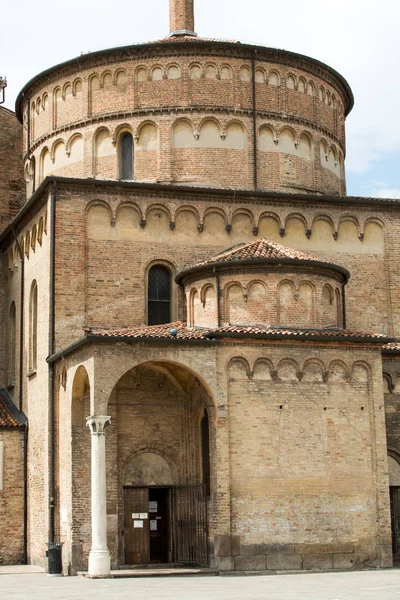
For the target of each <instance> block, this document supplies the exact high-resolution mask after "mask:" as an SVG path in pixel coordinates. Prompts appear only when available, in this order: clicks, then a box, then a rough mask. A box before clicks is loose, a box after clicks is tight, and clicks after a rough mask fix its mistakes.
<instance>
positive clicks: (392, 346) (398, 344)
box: [383, 340, 400, 352]
mask: <svg viewBox="0 0 400 600" xmlns="http://www.w3.org/2000/svg"><path fill="white" fill-rule="evenodd" d="M383 351H384V352H385V351H388V352H400V340H396V341H395V342H390V343H389V344H385V345H384V346H383Z"/></svg>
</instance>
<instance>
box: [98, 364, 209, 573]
mask: <svg viewBox="0 0 400 600" xmlns="http://www.w3.org/2000/svg"><path fill="white" fill-rule="evenodd" d="M107 413H108V414H109V415H110V416H111V426H110V427H109V429H108V430H107V513H108V544H109V548H110V552H111V555H112V556H114V557H115V558H116V559H117V561H118V563H119V564H125V565H131V564H148V563H186V564H189V563H190V564H198V565H206V564H208V554H209V553H208V547H209V544H208V536H209V533H210V532H209V526H208V522H209V518H208V514H209V512H210V510H211V511H212V505H211V502H210V489H211V488H212V482H211V477H210V474H211V473H212V469H211V468H210V462H211V461H210V455H211V456H212V448H213V445H214V433H213V427H211V428H210V423H211V424H212V423H213V421H214V418H213V415H214V405H213V402H212V400H211V397H210V395H209V393H208V392H207V390H206V389H205V386H204V385H203V384H202V383H201V382H200V379H199V378H198V377H197V376H196V375H195V374H193V373H192V372H190V371H189V370H188V369H187V368H186V367H184V366H183V365H180V364H177V363H172V362H167V361H150V362H146V363H142V364H140V365H138V366H136V367H134V368H132V369H130V370H129V371H127V372H126V373H125V374H124V375H123V376H122V377H121V378H120V379H119V381H118V382H117V384H116V385H115V387H114V389H113V391H112V393H111V395H110V398H109V403H108V408H107ZM210 448H211V451H210ZM114 507H115V508H114Z"/></svg>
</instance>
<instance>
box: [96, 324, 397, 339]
mask: <svg viewBox="0 0 400 600" xmlns="http://www.w3.org/2000/svg"><path fill="white" fill-rule="evenodd" d="M171 331H174V333H171ZM175 332H176V333H175ZM87 333H88V334H90V335H94V336H97V337H102V338H104V337H105V338H114V337H117V338H127V339H154V340H156V339H171V340H172V339H182V340H201V339H202V340H205V339H213V338H215V339H218V338H219V337H225V336H226V335H228V336H229V337H231V336H232V337H234V336H235V335H238V336H240V337H245V336H246V335H247V336H249V337H263V338H264V337H267V338H276V339H281V338H285V337H287V338H293V337H299V338H302V339H307V338H311V339H312V338H321V337H322V338H326V340H327V341H329V339H338V338H340V339H350V340H351V339H360V338H362V339H363V340H370V341H380V340H382V341H385V340H387V337H386V336H384V335H383V334H381V333H362V332H359V331H351V330H348V329H294V328H293V329H287V328H275V327H261V326H246V325H227V326H225V327H219V328H215V329H210V328H204V329H200V328H193V327H187V326H186V323H183V322H181V321H178V322H175V323H167V324H164V325H143V326H141V327H127V328H123V329H89V330H87Z"/></svg>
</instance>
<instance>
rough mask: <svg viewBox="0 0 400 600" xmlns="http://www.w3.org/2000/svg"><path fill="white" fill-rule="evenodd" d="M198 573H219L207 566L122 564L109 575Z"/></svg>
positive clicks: (147, 575) (118, 576)
mask: <svg viewBox="0 0 400 600" xmlns="http://www.w3.org/2000/svg"><path fill="white" fill-rule="evenodd" d="M78 575H80V576H81V577H88V573H87V572H83V571H80V572H78ZM199 575H208V576H210V575H215V576H216V575H219V571H216V570H215V569H208V568H201V567H199V568H197V567H182V566H178V565H168V564H167V565H151V564H150V565H133V566H129V565H123V566H121V567H119V568H118V569H115V570H112V571H111V573H110V577H111V578H113V579H122V578H127V577H171V576H172V577H190V576H197V577H198V576H199Z"/></svg>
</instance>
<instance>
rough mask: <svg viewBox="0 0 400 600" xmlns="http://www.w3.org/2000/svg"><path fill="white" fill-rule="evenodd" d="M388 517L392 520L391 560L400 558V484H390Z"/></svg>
mask: <svg viewBox="0 0 400 600" xmlns="http://www.w3.org/2000/svg"><path fill="white" fill-rule="evenodd" d="M389 489H390V518H391V522H392V552H393V560H395V561H396V562H398V561H399V559H400V486H397V485H396V486H394V485H391V486H390V488H389Z"/></svg>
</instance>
